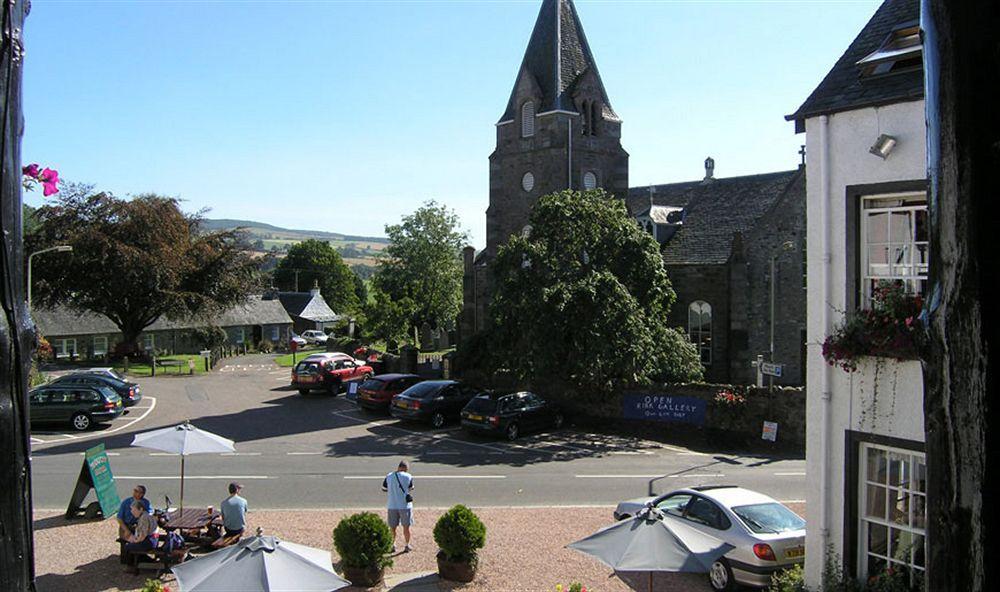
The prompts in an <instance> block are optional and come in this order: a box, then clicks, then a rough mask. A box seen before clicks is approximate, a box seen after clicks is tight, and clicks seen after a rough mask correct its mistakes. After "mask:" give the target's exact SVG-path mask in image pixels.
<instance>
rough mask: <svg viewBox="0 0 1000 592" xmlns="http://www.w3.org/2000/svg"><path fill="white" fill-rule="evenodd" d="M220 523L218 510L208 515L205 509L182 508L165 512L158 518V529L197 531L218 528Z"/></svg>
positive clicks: (220, 515) (220, 516) (220, 518)
mask: <svg viewBox="0 0 1000 592" xmlns="http://www.w3.org/2000/svg"><path fill="white" fill-rule="evenodd" d="M221 523H222V514H221V513H220V512H219V511H218V510H213V511H212V512H211V513H209V511H208V509H207V508H184V509H183V510H174V511H173V512H166V513H164V514H161V515H160V516H159V524H160V528H162V529H163V530H166V531H168V532H169V531H171V530H197V531H201V530H202V529H207V528H209V527H210V526H213V525H215V526H218V525H220V524H221Z"/></svg>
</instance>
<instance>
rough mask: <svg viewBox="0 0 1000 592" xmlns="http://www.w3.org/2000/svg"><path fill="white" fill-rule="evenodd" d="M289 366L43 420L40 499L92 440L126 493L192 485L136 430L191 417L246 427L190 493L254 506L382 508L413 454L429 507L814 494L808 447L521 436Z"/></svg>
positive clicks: (44, 501)
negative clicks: (369, 408) (742, 448)
mask: <svg viewBox="0 0 1000 592" xmlns="http://www.w3.org/2000/svg"><path fill="white" fill-rule="evenodd" d="M288 376H289V370H288V369H279V368H278V367H277V366H274V365H273V364H271V362H270V361H269V359H268V358H267V357H264V356H251V357H246V358H241V359H237V360H234V361H230V363H229V365H227V366H226V367H225V368H223V369H222V370H220V371H217V372H214V373H212V374H210V375H205V376H194V377H177V376H163V377H157V378H148V379H141V380H140V382H141V384H142V387H143V391H144V394H145V399H144V400H143V401H142V402H140V404H139V405H138V406H137V407H135V408H133V410H132V411H131V412H130V413H129V415H127V416H124V417H122V418H119V419H117V420H115V422H114V423H112V424H111V425H110V426H107V427H102V428H101V429H100V430H98V431H95V432H88V433H85V434H75V433H67V432H64V431H62V430H63V429H65V428H64V427H63V426H45V427H44V428H43V427H39V426H36V427H35V430H34V433H33V434H32V447H33V451H32V489H33V496H34V505H35V508H36V509H56V510H62V509H65V507H66V503H67V502H68V500H69V497H70V494H71V493H72V490H73V486H74V484H75V482H76V477H77V475H78V474H79V471H80V466H81V464H82V462H83V451H84V450H86V449H87V448H89V447H91V446H94V445H96V444H98V443H101V442H103V443H104V444H105V446H106V447H107V449H108V451H109V456H110V460H111V466H112V469H113V471H114V474H115V478H116V480H117V481H118V490H119V492H120V493H122V494H125V493H127V492H128V491H129V490H130V488H131V486H132V484H133V483H143V484H145V485H146V486H147V487H148V489H149V496H150V498H151V500H152V501H153V503H154V505H155V506H157V507H161V506H163V504H164V495H169V496H170V498H171V500H172V501H173V502H174V504H175V505H176V503H177V502H178V501H179V498H180V479H179V473H180V458H179V457H177V456H171V455H167V454H165V453H158V452H155V451H151V450H146V449H141V448H133V447H131V446H130V443H131V441H132V436H133V435H135V434H136V433H140V432H143V431H147V430H150V429H155V428H159V427H165V426H169V425H174V424H176V423H180V422H182V421H184V420H187V419H190V420H191V421H192V423H194V424H195V425H196V426H198V427H199V428H202V429H206V430H209V431H211V432H215V433H217V434H220V435H223V436H226V437H227V438H231V439H233V440H235V441H236V452H235V453H234V454H228V455H218V454H210V455H198V456H189V457H188V458H187V459H186V461H185V464H186V480H185V486H184V487H185V495H184V497H185V505H186V506H197V505H206V506H207V505H215V506H217V505H218V503H219V501H221V500H222V499H223V498H224V497H225V495H226V485H227V484H228V482H229V481H233V480H236V481H240V482H242V483H243V485H244V495H245V497H247V499H248V500H249V502H250V505H251V507H252V508H259V509H265V508H268V509H285V508H374V507H380V506H382V505H383V504H384V499H385V498H384V494H383V493H382V492H381V489H380V486H381V481H382V478H383V477H384V476H385V474H386V473H388V472H389V471H391V470H393V468H394V467H395V465H396V463H397V462H398V461H399V459H401V458H407V459H409V460H410V468H411V472H412V473H413V474H414V485H415V491H414V497H415V499H416V503H417V504H418V505H420V506H424V507H443V506H450V505H452V504H455V503H464V504H467V505H473V506H581V505H609V504H614V503H616V502H618V501H620V500H622V499H627V498H632V497H638V496H642V495H647V491H648V490H649V489H650V488H652V489H653V490H654V491H656V492H663V491H668V490H670V489H673V488H677V487H684V486H690V485H699V484H708V483H726V484H735V485H741V486H744V487H748V488H751V489H755V490H758V491H761V492H764V493H766V494H768V495H771V496H773V497H775V498H777V499H779V500H784V501H801V500H802V499H804V497H805V495H804V490H805V461H804V459H802V458H778V457H773V458H772V457H767V456H760V455H753V456H743V455H740V454H736V453H730V452H727V451H704V450H689V449H686V448H683V447H678V446H671V445H667V444H662V443H659V442H653V441H649V440H642V439H638V438H632V437H627V436H612V435H607V434H594V433H588V432H584V431H579V430H576V429H574V428H573V427H572V426H570V427H568V428H564V429H563V430H560V431H558V432H554V433H545V434H534V435H528V436H526V437H524V438H523V439H521V440H518V441H517V442H515V443H508V442H503V441H495V440H489V439H483V438H478V437H473V436H469V435H466V434H465V433H463V432H462V431H461V430H460V429H458V428H457V427H456V426H454V425H452V426H448V427H446V428H445V429H442V430H433V429H431V428H429V427H426V426H422V425H411V424H403V423H400V422H398V421H396V420H395V419H392V418H389V417H385V416H371V415H367V414H365V413H363V412H361V411H360V410H358V409H357V408H356V407H355V406H354V405H353V404H352V403H350V402H349V401H347V400H345V399H344V397H343V396H340V397H336V398H330V397H327V396H324V395H319V394H316V395H312V396H308V397H303V396H300V395H299V394H298V393H297V392H296V391H294V390H292V389H290V388H289V387H288Z"/></svg>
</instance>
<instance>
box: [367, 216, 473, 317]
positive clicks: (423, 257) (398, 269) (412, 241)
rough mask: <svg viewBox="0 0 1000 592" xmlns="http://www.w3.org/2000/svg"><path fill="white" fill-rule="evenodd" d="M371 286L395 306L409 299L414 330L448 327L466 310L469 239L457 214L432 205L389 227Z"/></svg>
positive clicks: (387, 227) (386, 228)
mask: <svg viewBox="0 0 1000 592" xmlns="http://www.w3.org/2000/svg"><path fill="white" fill-rule="evenodd" d="M385 233H386V236H388V237H389V245H388V246H387V247H386V248H385V250H384V251H383V252H382V258H381V259H380V260H379V262H378V268H377V269H376V271H375V275H374V276H373V277H372V285H373V287H374V288H376V289H377V290H379V291H381V292H383V293H384V294H386V295H387V296H388V297H389V298H390V299H392V300H393V301H395V302H397V303H402V302H405V301H409V303H410V305H411V309H410V311H409V317H410V320H409V322H410V326H411V327H419V326H420V325H422V324H423V323H425V322H426V323H430V324H431V325H434V326H438V327H440V326H443V325H447V324H449V323H450V322H451V321H453V320H454V319H455V317H456V316H457V315H458V312H459V310H461V308H462V259H461V253H462V247H464V246H465V244H466V243H467V242H468V236H467V235H466V233H465V232H462V231H461V230H460V229H459V223H458V216H456V215H455V212H453V211H452V210H450V209H448V208H447V207H445V206H444V205H440V204H438V203H436V202H434V201H429V202H427V203H425V204H424V205H423V206H421V207H420V208H419V209H417V211H415V212H413V213H412V214H410V215H409V216H405V217H404V218H403V220H402V222H400V223H399V224H392V225H389V226H386V227H385Z"/></svg>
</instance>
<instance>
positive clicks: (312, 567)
mask: <svg viewBox="0 0 1000 592" xmlns="http://www.w3.org/2000/svg"><path fill="white" fill-rule="evenodd" d="M171 571H173V572H174V576H175V577H176V578H177V585H178V586H179V587H180V590H181V592H232V591H233V590H239V591H240V592H330V591H332V590H339V589H341V588H346V587H347V586H350V585H351V583H350V582H348V581H347V580H345V579H343V578H341V577H340V576H338V575H337V572H335V571H333V567H332V562H331V559H330V552H329V551H324V550H322V549H314V548H313V547H306V546H305V545H297V544H295V543H289V542H286V541H282V540H281V539H279V538H277V537H273V536H262V535H261V530H260V529H259V528H258V529H257V536H254V537H250V538H247V539H243V540H242V541H240V542H239V543H238V544H236V545H233V546H231V547H225V548H222V549H219V550H218V551H213V552H211V553H209V554H208V555H204V556H202V557H198V558H197V559H192V560H189V561H185V562H184V563H181V564H180V565H176V566H174V567H173V568H172V570H171Z"/></svg>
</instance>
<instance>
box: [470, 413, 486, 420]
mask: <svg viewBox="0 0 1000 592" xmlns="http://www.w3.org/2000/svg"><path fill="white" fill-rule="evenodd" d="M469 421H483V416H482V415H471V414H470V415H469Z"/></svg>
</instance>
